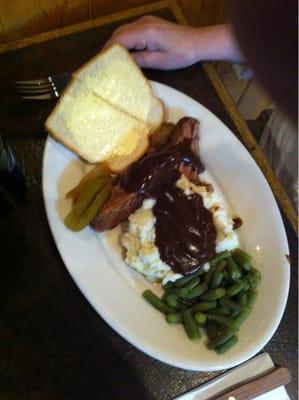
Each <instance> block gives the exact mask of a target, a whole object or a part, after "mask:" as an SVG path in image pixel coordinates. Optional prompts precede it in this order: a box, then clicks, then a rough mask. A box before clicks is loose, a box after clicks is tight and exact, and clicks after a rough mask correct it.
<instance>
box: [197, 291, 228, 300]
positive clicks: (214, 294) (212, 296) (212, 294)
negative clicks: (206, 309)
mask: <svg viewBox="0 0 299 400" xmlns="http://www.w3.org/2000/svg"><path fill="white" fill-rule="evenodd" d="M225 293H226V290H225V289H224V288H217V289H210V290H208V291H207V292H205V293H204V294H203V295H201V297H200V299H201V300H206V301H213V300H218V299H220V298H221V297H223V296H225Z"/></svg>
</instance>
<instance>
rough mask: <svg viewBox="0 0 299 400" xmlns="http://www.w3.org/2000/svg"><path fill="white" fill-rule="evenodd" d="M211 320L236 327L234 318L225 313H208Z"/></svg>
mask: <svg viewBox="0 0 299 400" xmlns="http://www.w3.org/2000/svg"><path fill="white" fill-rule="evenodd" d="M208 319H209V321H214V322H217V323H218V324H221V325H226V326H229V327H230V328H233V329H234V328H235V321H234V320H233V319H232V318H229V317H225V316H224V315H215V314H208Z"/></svg>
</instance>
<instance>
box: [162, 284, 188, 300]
mask: <svg viewBox="0 0 299 400" xmlns="http://www.w3.org/2000/svg"><path fill="white" fill-rule="evenodd" d="M165 292H166V294H167V296H168V295H170V294H175V295H176V296H177V297H180V298H182V299H183V298H185V297H186V295H187V294H188V290H186V289H185V288H175V287H174V288H170V289H166V290H165Z"/></svg>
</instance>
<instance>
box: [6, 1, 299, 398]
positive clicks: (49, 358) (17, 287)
mask: <svg viewBox="0 0 299 400" xmlns="http://www.w3.org/2000/svg"><path fill="white" fill-rule="evenodd" d="M156 14H157V15H160V16H163V17H165V18H168V19H172V20H174V16H173V14H172V12H171V11H170V9H166V8H165V9H160V10H159V11H157V12H156ZM131 19H134V17H131V18H129V19H128V21H129V20H131ZM122 22H123V21H122ZM118 25H119V23H117V22H115V23H110V24H107V25H103V26H99V27H96V28H93V29H90V30H86V31H82V32H78V33H73V34H71V35H68V36H66V37H59V38H56V39H53V40H49V41H47V42H44V43H39V44H32V45H31V46H29V47H25V48H22V49H19V50H16V51H12V52H9V53H4V54H2V55H1V63H0V82H1V87H2V88H5V91H3V90H2V91H1V96H0V97H1V98H0V102H1V108H0V130H1V133H2V135H3V136H4V137H5V138H6V139H7V141H8V142H9V144H10V145H11V147H12V149H13V151H14V152H15V155H16V157H17V160H18V162H19V165H20V167H21V169H22V170H23V172H24V174H25V177H26V180H27V184H28V194H27V199H26V201H25V202H24V203H22V204H20V205H18V206H17V207H16V208H15V209H11V210H10V211H9V212H6V213H5V214H1V216H0V232H1V263H0V265H1V267H0V268H1V269H0V270H1V279H0V315H1V318H0V398H1V399H2V398H3V399H18V400H19V399H24V400H31V399H51V400H52V399H53V400H56V399H72V400H75V399H78V400H79V399H80V400H81V399H82V400H83V399H84V400H85V399H98V398H100V399H102V400H105V399H116V398H121V399H171V398H172V397H174V396H175V395H178V394H180V393H183V392H185V391H186V390H189V389H191V388H193V387H195V386H197V385H199V384H200V383H202V382H205V381H207V380H209V379H210V378H211V377H213V376H215V375H216V373H215V372H211V373H201V372H190V371H185V370H181V369H177V368H173V367H170V366H168V365H166V364H163V363H160V362H159V361H156V360H153V359H152V358H150V357H148V356H146V355H144V354H143V353H141V352H139V351H138V350H136V349H135V348H134V347H132V346H131V345H129V344H128V343H127V342H125V341H124V340H123V339H122V338H121V337H120V336H118V335H117V334H116V333H115V332H114V331H112V330H111V329H110V328H109V327H108V326H107V325H106V323H105V322H104V321H103V320H102V319H101V318H100V317H99V316H98V315H97V314H96V312H95V311H94V310H93V309H92V308H91V306H90V305H89V304H88V303H87V301H86V300H85V298H84V297H83V295H82V294H81V293H80V291H79V289H78V288H77V287H76V286H75V284H74V283H73V281H72V279H71V278H70V276H69V274H68V272H67V271H66V268H65V267H64V265H63V262H62V260H61V258H60V255H59V254H58V251H57V249H56V246H55V243H54V241H53V239H52V235H51V233H50V230H49V226H48V222H47V219H46V215H45V209H44V203H43V198H42V189H41V168H42V153H43V147H44V142H45V138H46V134H45V131H44V129H43V124H44V120H45V118H46V116H47V115H48V114H49V112H50V110H51V109H52V107H53V105H54V103H53V102H46V103H34V102H22V101H20V100H18V99H17V98H16V97H15V95H14V93H13V90H12V86H11V84H10V82H11V81H13V80H15V79H29V78H36V77H38V76H45V75H47V74H48V73H54V72H59V71H65V70H68V71H71V70H74V69H76V68H77V67H78V66H79V65H81V64H82V62H84V61H85V60H86V59H88V58H89V57H90V56H91V55H93V54H95V53H96V52H97V51H98V49H100V48H101V46H102V44H103V43H104V42H105V41H106V39H107V38H108V37H109V36H110V34H111V32H112V31H113V30H114V29H115V27H116V26H118ZM146 75H147V76H148V77H150V78H151V79H154V80H157V81H160V82H163V83H166V84H168V85H170V86H173V87H175V88H177V89H178V90H181V91H183V92H185V93H187V94H189V95H191V96H192V97H193V98H195V99H196V100H198V101H200V102H201V103H202V104H203V105H205V106H206V107H207V108H209V109H210V110H211V111H212V112H213V113H214V114H216V115H217V116H218V117H219V118H220V119H221V120H222V121H223V122H224V123H225V124H226V125H228V127H229V128H230V129H232V130H233V131H234V132H235V133H236V134H238V131H237V129H236V126H235V124H234V122H233V121H232V119H231V117H230V115H229V114H228V112H227V110H226V108H225V107H224V105H223V104H222V102H221V100H220V98H219V97H218V95H217V93H216V91H215V89H214V87H213V85H212V84H211V82H210V80H209V78H208V76H207V75H206V73H205V71H204V69H203V68H202V67H201V66H200V65H196V66H193V67H191V68H187V69H185V70H181V71H176V72H161V71H146ZM285 225H286V229H287V233H288V239H289V243H290V247H291V255H292V260H293V263H292V268H291V269H292V286H291V291H290V296H289V301H288V305H287V309H286V312H285V314H284V318H283V320H282V323H281V325H280V327H279V329H278V331H277V332H276V334H275V335H274V337H273V339H272V340H271V342H270V343H269V345H268V346H267V347H266V350H267V351H269V352H270V354H271V356H272V357H273V360H274V361H275V362H277V363H278V364H280V365H284V366H288V367H289V368H290V370H291V372H292V375H293V380H292V383H291V384H290V385H289V392H290V393H291V394H292V398H293V399H295V398H296V394H297V384H296V382H297V380H296V379H297V353H296V350H297V287H296V285H297V264H296V261H297V239H296V235H295V234H294V231H293V230H292V228H291V227H290V224H289V223H288V222H287V221H285ZM120 301H123V299H120ZM132 318H133V316H132Z"/></svg>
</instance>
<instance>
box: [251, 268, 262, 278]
mask: <svg viewBox="0 0 299 400" xmlns="http://www.w3.org/2000/svg"><path fill="white" fill-rule="evenodd" d="M251 272H252V273H253V274H254V275H255V277H256V279H258V280H261V279H262V273H261V271H259V270H257V269H256V268H254V267H252V268H251Z"/></svg>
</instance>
